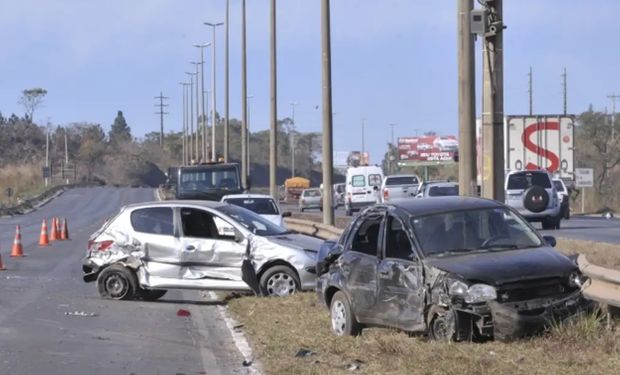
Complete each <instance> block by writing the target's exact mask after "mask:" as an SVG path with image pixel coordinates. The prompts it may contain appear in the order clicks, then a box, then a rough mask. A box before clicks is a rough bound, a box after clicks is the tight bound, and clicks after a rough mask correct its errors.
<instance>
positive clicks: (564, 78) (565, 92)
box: [562, 68, 568, 115]
mask: <svg viewBox="0 0 620 375" xmlns="http://www.w3.org/2000/svg"><path fill="white" fill-rule="evenodd" d="M562 89H563V90H562V91H563V96H564V115H566V114H567V113H568V105H567V96H568V84H567V75H566V68H564V74H562Z"/></svg>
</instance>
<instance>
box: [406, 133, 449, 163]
mask: <svg viewBox="0 0 620 375" xmlns="http://www.w3.org/2000/svg"><path fill="white" fill-rule="evenodd" d="M458 149H459V143H458V141H457V140H456V137H455V136H453V135H449V136H438V135H432V136H421V137H400V138H398V159H399V161H401V162H408V163H427V162H437V163H445V162H452V161H453V160H454V154H455V153H456V152H458Z"/></svg>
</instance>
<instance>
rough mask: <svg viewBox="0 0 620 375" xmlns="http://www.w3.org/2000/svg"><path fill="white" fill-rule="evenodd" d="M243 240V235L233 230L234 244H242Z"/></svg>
mask: <svg viewBox="0 0 620 375" xmlns="http://www.w3.org/2000/svg"><path fill="white" fill-rule="evenodd" d="M244 239H245V238H244V237H243V234H241V232H239V231H238V230H235V242H237V243H240V242H243V240H244Z"/></svg>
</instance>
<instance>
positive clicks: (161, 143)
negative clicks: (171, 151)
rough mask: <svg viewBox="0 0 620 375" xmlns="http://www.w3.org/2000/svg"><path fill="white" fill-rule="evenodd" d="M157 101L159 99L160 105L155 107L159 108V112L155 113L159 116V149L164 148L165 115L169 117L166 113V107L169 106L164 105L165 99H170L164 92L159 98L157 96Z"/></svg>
mask: <svg viewBox="0 0 620 375" xmlns="http://www.w3.org/2000/svg"><path fill="white" fill-rule="evenodd" d="M155 99H159V104H155V107H159V112H155V114H156V115H159V122H160V124H159V126H160V127H159V147H162V148H163V147H164V115H167V114H168V112H165V111H164V108H165V107H168V104H164V99H169V98H168V97H167V96H164V94H163V93H162V92H160V93H159V96H156V97H155Z"/></svg>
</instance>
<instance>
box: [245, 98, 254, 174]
mask: <svg viewBox="0 0 620 375" xmlns="http://www.w3.org/2000/svg"><path fill="white" fill-rule="evenodd" d="M253 98H254V95H249V96H248V101H247V103H248V126H247V128H248V129H247V133H248V140H247V152H246V155H247V160H246V163H247V165H248V176H249V175H250V174H251V171H250V169H251V168H250V165H251V164H250V151H251V148H250V139H251V133H250V99H253Z"/></svg>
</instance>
